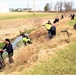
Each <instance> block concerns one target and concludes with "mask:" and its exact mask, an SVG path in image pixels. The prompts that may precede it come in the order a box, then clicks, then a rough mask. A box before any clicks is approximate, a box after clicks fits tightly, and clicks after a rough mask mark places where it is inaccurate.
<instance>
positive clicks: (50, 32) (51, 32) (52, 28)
mask: <svg viewBox="0 0 76 75" xmlns="http://www.w3.org/2000/svg"><path fill="white" fill-rule="evenodd" d="M74 16H75V15H74V14H73V15H71V19H74ZM63 18H64V17H63V15H61V19H63ZM56 22H59V18H55V21H54V22H53V23H56ZM43 26H45V27H46V29H47V31H48V38H49V39H50V38H53V37H54V36H56V26H55V25H52V23H51V22H50V20H49V21H48V23H46V24H45V25H43ZM74 29H76V24H75V25H74ZM21 36H22V38H23V39H22V41H23V42H24V45H27V44H32V42H31V40H30V39H29V38H28V36H26V35H25V34H21ZM5 51H6V52H7V53H8V58H9V63H10V64H11V63H13V62H14V60H13V58H12V56H13V52H14V50H13V46H12V44H11V42H10V40H9V39H8V38H6V39H5V46H4V47H3V48H2V49H1V50H0V57H1V59H3V60H4V58H3V56H2V55H3V52H5Z"/></svg>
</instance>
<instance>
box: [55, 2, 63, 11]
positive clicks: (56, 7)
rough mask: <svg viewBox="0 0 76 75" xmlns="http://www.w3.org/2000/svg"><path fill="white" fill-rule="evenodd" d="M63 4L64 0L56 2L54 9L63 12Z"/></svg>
mask: <svg viewBox="0 0 76 75" xmlns="http://www.w3.org/2000/svg"><path fill="white" fill-rule="evenodd" d="M63 6H64V3H63V2H56V4H55V6H54V10H55V11H58V12H61V11H62V10H63Z"/></svg>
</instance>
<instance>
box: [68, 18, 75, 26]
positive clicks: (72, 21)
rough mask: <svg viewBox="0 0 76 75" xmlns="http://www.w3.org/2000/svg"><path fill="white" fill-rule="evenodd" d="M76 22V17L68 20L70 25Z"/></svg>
mask: <svg viewBox="0 0 76 75" xmlns="http://www.w3.org/2000/svg"><path fill="white" fill-rule="evenodd" d="M75 23H76V18H75V19H74V20H70V21H69V22H67V24H68V25H70V26H73V25H74V24H75Z"/></svg>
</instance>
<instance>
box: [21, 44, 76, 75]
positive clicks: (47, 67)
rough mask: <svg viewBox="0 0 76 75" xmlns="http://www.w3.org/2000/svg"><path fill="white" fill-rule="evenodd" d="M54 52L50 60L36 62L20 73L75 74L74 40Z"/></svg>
mask: <svg viewBox="0 0 76 75" xmlns="http://www.w3.org/2000/svg"><path fill="white" fill-rule="evenodd" d="M56 54H57V55H55V57H53V58H52V60H49V61H47V62H45V63H42V64H36V65H35V66H34V67H33V68H32V69H29V70H26V71H25V70H24V71H23V72H22V73H21V74H20V75H25V74H26V75H76V42H74V43H73V44H70V45H69V46H68V47H67V48H65V49H64V50H59V51H58V52H56Z"/></svg>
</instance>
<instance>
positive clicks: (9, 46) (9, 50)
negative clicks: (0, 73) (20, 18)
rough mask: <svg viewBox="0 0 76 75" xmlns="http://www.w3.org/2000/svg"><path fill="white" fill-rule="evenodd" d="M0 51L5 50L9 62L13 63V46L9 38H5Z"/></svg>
mask: <svg viewBox="0 0 76 75" xmlns="http://www.w3.org/2000/svg"><path fill="white" fill-rule="evenodd" d="M0 51H3V52H4V51H6V52H7V53H8V58H9V63H10V64H11V63H13V62H14V60H13V58H12V56H13V47H12V44H11V42H10V40H9V39H8V38H6V39H5V46H4V47H3V48H2V50H0Z"/></svg>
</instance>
